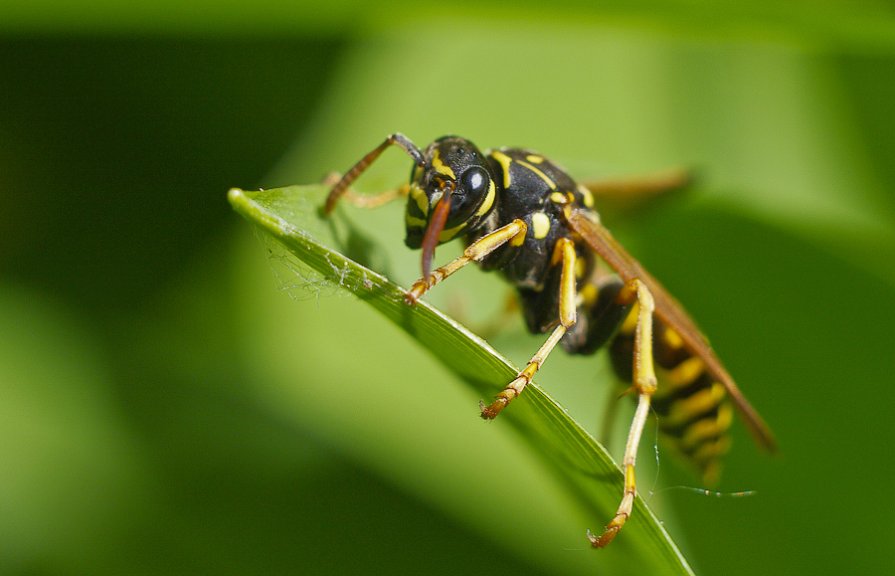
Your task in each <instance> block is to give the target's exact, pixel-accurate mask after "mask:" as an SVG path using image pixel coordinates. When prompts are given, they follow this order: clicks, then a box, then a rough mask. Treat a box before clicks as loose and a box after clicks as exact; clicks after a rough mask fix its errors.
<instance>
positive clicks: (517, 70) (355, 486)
mask: <svg viewBox="0 0 895 576" xmlns="http://www.w3.org/2000/svg"><path fill="white" fill-rule="evenodd" d="M893 102H895V11H893V6H892V4H891V3H890V2H883V1H879V2H862V3H860V4H857V3H852V2H828V3H825V4H822V5H817V4H816V3H813V2H805V1H799V2H789V3H781V2H769V1H768V2H752V3H749V4H748V5H746V4H744V3H738V2H733V1H728V2H692V1H678V2H673V1H668V2H660V1H657V0H654V1H642V2H632V3H623V2H607V3H601V4H600V5H599V6H598V7H592V6H591V3H589V2H575V1H572V0H566V1H558V2H554V3H552V4H551V5H550V6H544V5H542V4H541V3H537V2H518V3H515V4H514V6H513V7H512V8H508V7H506V6H504V5H503V4H502V3H498V2H455V3H451V4H443V3H439V4H427V3H420V2H397V3H394V4H392V5H390V7H389V8H387V9H386V8H382V7H377V6H375V5H374V4H372V3H370V4H366V3H356V2H351V1H349V0H342V1H330V2H310V1H309V2H301V3H295V4H287V3H279V2H272V1H270V0H258V1H256V2H253V3H239V2H230V3H221V2H214V3H212V2H208V1H204V0H203V1H198V2H192V3H189V4H188V5H186V4H181V3H175V2H171V1H170V0H163V1H160V2H155V3H152V4H130V3H124V2H111V1H108V0H106V1H104V0H85V1H82V2H78V3H73V2H61V3H60V2H58V1H53V2H50V1H49V0H40V1H33V2H29V3H24V2H21V3H16V4H8V3H4V4H3V5H0V190H2V192H0V198H2V200H3V209H2V210H0V462H2V464H0V574H29V575H30V574H192V573H216V574H270V573H308V574H330V573H332V574H343V573H347V572H349V571H357V572H365V573H369V572H372V573H432V574H439V573H457V572H458V571H462V572H464V573H480V574H510V573H513V574H529V573H530V574H548V573H550V574H573V573H574V574H577V573H588V574H594V573H597V574H600V573H607V572H610V571H611V573H625V572H627V573H637V571H636V562H632V563H631V564H626V563H625V558H624V555H623V554H624V544H623V539H624V533H622V536H621V537H620V538H619V541H618V542H617V543H616V544H613V547H611V548H610V549H608V550H605V551H602V552H593V551H590V550H586V549H585V546H584V545H585V543H586V541H585V539H584V530H585V529H587V528H592V529H598V528H599V527H600V526H601V525H602V524H603V523H604V522H605V521H606V520H608V519H607V518H593V519H592V521H591V524H590V525H574V524H573V523H570V522H568V520H567V515H566V514H565V513H564V507H567V506H568V505H569V503H568V499H567V498H566V496H564V494H563V493H562V491H561V490H560V489H558V488H557V484H556V482H555V479H553V478H552V477H550V476H549V475H548V474H547V473H546V472H545V471H544V466H543V462H541V461H540V460H539V459H538V458H537V457H536V456H534V455H532V454H530V453H529V451H528V450H526V448H525V447H524V446H521V445H519V444H518V442H517V440H518V439H517V438H516V436H515V435H514V433H513V432H512V430H510V429H509V428H508V427H506V426H501V423H500V422H499V421H498V422H495V423H494V424H493V425H490V426H486V425H484V424H483V423H482V422H481V421H479V420H478V419H477V418H476V412H477V410H476V408H477V404H476V403H477V401H478V398H477V397H476V395H475V394H473V393H472V392H471V391H470V390H469V389H468V388H467V387H466V386H464V385H463V384H462V383H460V382H457V381H456V380H455V379H454V378H453V377H452V376H450V375H449V374H448V373H447V372H446V371H445V370H444V368H442V367H441V366H440V365H438V364H437V363H435V362H434V361H433V360H432V359H431V358H430V357H429V356H428V355H427V353H426V352H425V350H423V349H421V348H420V347H419V346H417V345H416V344H415V343H414V342H412V341H410V340H409V339H408V338H407V337H406V336H405V335H404V334H402V333H400V332H399V331H398V329H397V328H395V327H394V326H392V325H390V324H388V323H386V322H385V321H384V320H383V319H381V318H380V317H379V316H378V315H376V314H375V313H374V312H372V311H371V310H369V309H368V308H367V307H366V306H365V305H364V304H363V303H361V302H358V301H356V300H355V299H353V298H351V297H344V296H342V295H340V294H339V293H338V291H337V290H336V289H335V288H333V287H331V286H326V285H321V284H320V283H319V282H317V281H316V280H315V279H313V278H307V277H305V276H304V275H303V273H302V271H301V270H300V269H295V267H294V266H293V265H292V263H290V262H288V261H284V260H283V259H282V258H281V256H282V254H280V253H278V252H277V251H276V249H275V248H274V247H272V246H270V245H269V244H265V242H263V241H259V240H258V238H257V237H256V236H255V235H254V234H253V232H252V231H251V229H250V227H249V226H248V225H247V224H246V223H245V222H244V221H242V219H240V218H239V217H238V216H236V215H235V214H233V213H232V212H231V211H230V209H229V207H228V206H227V203H226V200H225V193H226V190H227V189H228V188H229V187H231V186H240V187H244V188H247V189H249V188H256V187H260V186H263V187H270V186H275V185H283V184H292V183H304V182H314V181H318V180H319V179H320V178H321V177H322V176H323V175H324V174H325V173H327V172H328V171H330V170H344V169H345V168H347V167H348V166H349V165H350V164H351V163H353V162H354V161H355V160H356V159H358V158H359V157H360V156H361V155H362V154H363V153H365V152H366V151H367V150H369V149H370V148H371V147H372V146H374V145H376V144H377V143H378V142H380V141H381V139H382V138H383V137H384V136H385V135H386V134H387V133H389V132H392V131H395V130H400V131H402V132H404V133H405V134H407V135H408V136H410V137H411V138H412V139H414V140H415V141H416V142H417V143H419V144H425V143H426V142H428V141H429V140H431V139H433V138H434V137H436V136H439V135H441V134H445V133H458V134H462V135H464V136H467V137H469V138H471V139H473V140H474V141H476V142H477V143H479V144H480V145H481V146H483V147H486V146H498V145H523V146H530V147H534V148H537V149H539V150H540V151H541V152H543V153H545V154H547V155H548V156H550V157H551V158H554V159H556V160H557V161H559V162H560V163H562V164H564V165H566V166H567V167H568V168H570V170H571V171H572V172H574V173H575V174H576V175H579V176H581V177H598V176H618V175H622V174H629V173H637V172H647V171H651V170H655V169H660V168H665V167H668V166H676V165H691V166H698V167H699V168H700V170H701V174H702V176H703V180H702V184H701V185H700V186H699V187H698V189H697V190H695V191H694V192H693V193H692V194H689V195H687V196H686V197H683V198H680V199H676V200H673V201H665V202H662V203H660V205H659V206H657V207H655V208H654V209H651V210H649V211H646V212H644V213H641V214H638V215H637V217H636V218H629V219H627V220H625V221H619V222H617V223H616V222H610V224H611V225H612V228H613V231H614V232H615V233H616V235H617V236H619V237H620V238H621V239H622V240H623V241H624V242H625V243H626V244H628V245H629V246H630V248H631V250H632V251H633V252H634V253H635V254H637V255H638V256H639V257H641V259H642V261H644V262H645V263H646V264H647V266H648V267H649V268H650V269H651V270H653V271H654V273H655V275H656V276H658V277H659V278H661V279H662V280H663V282H664V283H665V284H666V285H667V286H668V287H669V288H671V289H672V291H673V292H674V293H675V294H676V295H677V296H678V297H679V298H680V299H681V300H682V301H683V302H685V303H686V304H687V306H688V308H689V309H690V311H691V312H692V313H693V314H694V316H695V317H696V318H697V319H698V321H699V322H700V324H701V325H702V327H703V328H704V329H705V331H706V332H707V333H708V334H709V335H710V337H711V338H712V342H713V344H714V345H715V347H716V349H717V350H718V351H719V353H720V355H721V356H722V358H724V360H725V362H726V363H727V365H728V368H729V369H730V371H731V373H732V374H733V375H734V376H735V377H736V378H737V380H738V382H739V383H740V385H741V387H742V388H743V389H744V390H745V391H746V393H747V394H748V396H749V397H750V398H751V399H752V401H753V403H754V404H755V405H756V407H757V408H758V409H759V410H760V411H761V412H762V413H763V415H764V416H765V418H766V419H767V420H768V422H769V423H770V424H771V425H772V427H773V428H774V430H775V432H776V434H777V436H778V438H779V441H780V444H781V447H782V454H781V455H780V456H778V457H773V458H769V457H766V456H764V455H762V454H760V453H759V452H758V450H756V449H755V448H754V447H753V446H751V442H750V440H749V438H748V435H747V434H746V433H745V431H744V430H743V429H742V428H738V429H737V430H736V434H735V436H736V437H735V442H736V446H735V450H734V451H733V452H732V453H731V455H730V457H729V458H728V460H727V467H726V470H725V477H724V479H723V481H722V485H721V487H720V488H721V489H722V490H725V491H735V490H742V489H748V490H755V491H757V495H756V496H753V497H750V498H733V497H728V498H713V497H705V496H698V495H696V494H694V493H692V492H690V491H687V490H681V489H675V487H678V486H696V485H698V484H697V481H696V480H695V479H694V478H693V477H692V476H689V475H688V474H687V472H686V471H685V470H682V469H680V468H679V467H677V466H676V465H675V464H674V462H673V458H672V457H671V456H670V454H669V455H668V457H667V458H665V457H664V453H663V452H662V450H661V444H659V458H658V461H659V466H658V469H657V466H656V464H655V460H656V458H655V456H654V450H653V446H652V444H653V442H652V441H649V442H646V443H645V444H646V445H645V446H644V447H643V450H642V451H641V459H642V461H644V470H648V471H645V472H643V473H642V474H641V484H640V488H641V492H642V494H643V495H644V496H648V497H649V502H650V504H651V506H652V507H653V508H654V509H655V510H656V511H657V513H658V514H659V517H660V518H662V519H663V521H664V522H665V523H666V526H667V527H668V529H669V531H670V532H671V534H672V536H673V537H674V538H675V540H676V542H677V543H678V544H679V545H680V547H681V548H682V550H683V551H684V554H685V555H686V557H687V558H688V560H689V561H690V562H691V564H692V565H693V567H694V569H695V570H696V572H697V573H703V574H718V573H725V574H753V573H755V572H756V571H757V570H758V569H760V570H761V571H762V572H765V573H775V574H793V573H816V574H826V573H860V574H871V573H887V572H889V571H891V569H892V566H893V565H895V563H893V560H895V554H893V548H892V546H891V545H890V544H889V539H890V536H891V529H890V518H889V517H888V516H886V514H884V512H885V510H887V509H889V508H890V506H889V504H888V502H889V495H888V490H887V487H888V485H889V482H890V481H891V480H892V470H891V465H890V463H889V462H888V459H887V457H886V454H887V453H888V451H889V450H890V449H891V448H890V447H891V446H892V444H893V441H895V426H893V425H892V419H891V416H890V415H888V412H889V410H888V408H889V407H890V406H891V405H893V403H895V387H893V386H892V384H893V374H895V360H893V358H895V354H893V351H892V346H891V345H892V343H893V340H895V339H893V337H892V335H891V328H892V324H893V320H895V264H893V262H895V196H893V191H895V114H893V113H892V103H893ZM399 156H400V155H399V154H398V153H397V152H392V153H390V155H388V156H387V157H385V158H384V159H383V162H382V164H381V165H378V166H377V167H376V169H375V170H372V171H371V173H370V174H369V175H368V176H366V177H365V180H364V182H363V187H365V188H366V189H369V190H375V189H377V188H385V187H388V186H391V185H393V184H395V183H396V182H398V181H400V180H401V179H402V178H403V177H404V175H405V173H406V170H407V164H408V162H407V160H406V158H401V157H399ZM353 216H354V214H352V217H353ZM364 219H366V220H364ZM357 220H358V221H365V222H367V224H366V226H367V228H365V229H366V230H369V231H370V234H371V235H372V236H375V237H377V238H380V239H381V240H382V242H383V245H384V246H387V247H388V248H389V250H388V253H387V255H386V256H385V257H384V259H383V269H387V270H389V272H390V275H393V276H394V277H395V279H396V280H398V281H400V282H402V283H404V285H406V284H407V283H408V282H409V281H411V280H412V279H413V274H414V271H415V270H416V267H417V266H418V264H417V260H416V258H417V255H416V254H412V253H408V252H407V251H406V250H403V248H402V246H401V238H402V234H403V232H402V230H401V216H400V207H395V209H393V210H390V209H385V210H384V211H382V212H377V213H375V214H370V215H357ZM448 253H449V251H447V250H444V251H442V250H439V255H440V257H442V258H443V257H446V256H447V255H448ZM456 286H457V288H456V289H453V288H451V287H449V286H448V285H445V287H444V288H443V289H442V290H441V292H440V293H439V294H434V295H433V300H434V301H436V302H439V303H440V304H443V305H444V306H445V307H446V308H448V309H451V310H456V311H458V313H460V314H461V315H464V312H465V315H467V316H469V318H464V320H468V321H469V324H470V325H471V326H473V327H475V326H476V325H481V324H484V323H485V320H486V319H487V314H484V313H479V312H478V309H477V308H475V305H473V304H472V303H471V302H470V300H472V301H476V300H478V299H479V296H481V295H484V299H486V300H487V299H488V298H491V299H492V300H497V299H499V296H500V295H502V293H503V292H502V290H503V289H502V288H501V285H500V283H499V282H497V281H496V279H494V278H491V277H487V276H485V275H482V274H476V273H475V272H469V273H464V277H463V278H458V280H457V282H456ZM470 295H471V297H470ZM470 308H471V309H472V310H473V311H474V313H473V314H471V315H470V314H469V310H470ZM490 341H491V342H492V344H493V345H494V346H495V347H496V348H497V349H498V350H501V351H502V352H504V353H506V354H507V355H508V356H509V357H510V358H512V359H513V360H514V361H515V362H523V361H524V360H525V358H527V356H528V355H530V353H531V352H532V351H533V350H534V348H535V347H536V346H537V345H538V342H539V340H538V339H537V338H532V337H530V336H527V335H525V334H523V333H522V330H521V326H520V325H518V324H516V325H514V326H512V327H511V328H510V329H509V330H507V331H506V332H504V333H502V334H500V335H499V336H497V337H495V338H493V339H491V340H490ZM538 381H539V382H540V384H541V385H543V386H544V387H545V388H546V389H547V390H548V391H550V393H551V394H553V395H554V396H555V397H556V398H557V399H559V400H560V402H562V403H563V404H564V405H565V406H567V407H568V408H569V411H570V413H571V414H572V415H573V416H574V417H575V418H576V419H578V420H579V421H580V422H582V424H584V425H585V426H586V427H588V429H590V430H592V431H596V430H598V429H599V426H600V422H601V415H602V411H601V409H600V406H601V405H602V403H603V402H604V401H605V398H606V396H607V390H608V387H609V375H608V372H607V371H606V368H605V365H604V360H603V359H602V358H597V359H593V358H591V359H583V360H582V359H568V358H565V357H563V358H559V357H554V358H551V361H550V363H549V364H548V366H547V367H546V368H545V369H544V371H543V373H542V375H539V378H538ZM520 401H523V400H520ZM626 424H627V422H626V419H625V418H624V417H619V422H617V428H618V430H619V431H621V430H622V429H623V428H624V427H625V426H626ZM619 436H621V435H620V434H616V437H617V440H621V438H618V437H619ZM647 437H651V436H650V434H649V433H648V434H647ZM614 444H618V442H614ZM613 451H614V454H616V456H619V455H620V450H619V447H618V446H617V445H615V446H613ZM650 491H652V492H655V494H653V495H651V496H650V495H649V494H648V492H650ZM570 524H573V525H570ZM759 567H760V568H759Z"/></svg>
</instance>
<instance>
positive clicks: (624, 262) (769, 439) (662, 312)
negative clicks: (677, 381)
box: [565, 206, 777, 451]
mask: <svg viewBox="0 0 895 576" xmlns="http://www.w3.org/2000/svg"><path fill="white" fill-rule="evenodd" d="M594 216H595V214H594V213H593V212H590V211H587V210H582V209H576V208H573V207H571V206H569V207H567V209H566V211H565V219H566V221H567V222H568V224H569V226H570V227H571V228H572V230H574V231H575V232H576V233H577V234H578V235H579V236H580V237H581V239H582V240H584V242H585V243H586V244H587V245H588V246H589V247H590V248H591V249H592V250H593V251H594V252H596V253H597V255H598V256H600V258H602V259H603V261H604V262H606V264H608V265H609V266H610V267H611V268H612V269H613V270H615V271H616V273H618V275H619V277H621V279H622V280H623V281H625V282H629V281H631V280H634V279H635V278H636V279H638V280H640V281H641V282H643V283H644V284H645V285H646V287H647V288H649V290H650V292H651V293H652V295H653V299H654V300H655V303H656V310H655V315H656V317H658V318H659V319H660V320H661V321H662V322H663V323H664V324H665V325H666V326H668V327H670V328H672V329H673V330H674V331H675V332H677V333H678V334H679V335H680V337H681V340H682V341H683V342H684V346H685V347H686V349H687V350H688V351H689V352H690V353H691V354H693V355H695V356H697V357H698V358H699V359H700V360H702V361H703V362H704V363H705V366H706V368H707V369H708V370H709V372H710V373H711V374H712V376H713V377H715V378H716V379H717V380H718V381H719V382H721V384H722V385H723V386H724V388H725V389H726V390H727V393H728V394H729V395H730V397H731V399H733V403H734V405H735V406H736V408H737V410H738V411H739V413H740V416H742V418H743V420H744V421H745V422H746V425H747V427H748V428H749V431H750V432H751V433H752V435H753V436H754V437H755V440H756V441H757V442H758V443H759V444H760V445H761V446H762V447H764V448H766V449H767V450H770V451H774V450H775V449H776V446H777V444H776V441H775V440H774V435H773V434H772V433H771V430H770V429H769V428H768V425H767V424H765V422H764V420H763V419H762V417H761V416H759V414H758V412H756V411H755V409H754V408H753V407H752V405H751V404H750V403H749V401H748V400H747V399H746V397H745V396H744V395H743V393H742V392H741V391H740V389H739V388H738V387H737V385H736V383H734V381H733V378H731V376H730V374H728V373H727V370H726V369H725V368H724V365H723V364H721V361H720V360H719V359H718V357H717V356H715V353H714V352H713V351H712V348H711V347H710V346H709V344H708V342H707V341H706V339H705V337H704V336H703V335H702V333H701V332H700V331H699V328H697V327H696V324H695V323H694V322H693V320H692V319H690V316H689V315H688V314H687V313H686V311H684V308H683V307H682V306H681V305H680V303H678V301H677V300H675V299H674V297H673V296H671V295H670V294H669V293H668V291H667V290H665V288H664V287H663V286H662V285H661V284H660V283H659V281H658V280H656V279H655V278H653V277H652V276H651V275H650V274H649V273H648V272H647V271H646V270H644V269H643V267H642V266H641V265H640V263H639V262H637V260H635V259H634V258H633V257H632V256H631V255H630V254H628V252H627V251H626V250H625V249H624V248H622V246H621V244H619V243H618V242H617V241H616V240H615V238H613V236H612V234H611V233H610V232H609V230H607V229H606V228H604V227H603V226H601V225H600V224H599V223H598V222H597V221H596V220H595V218H594Z"/></svg>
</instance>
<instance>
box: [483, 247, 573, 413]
mask: <svg viewBox="0 0 895 576" xmlns="http://www.w3.org/2000/svg"><path fill="white" fill-rule="evenodd" d="M576 261H577V255H576V254H575V244H574V242H572V240H570V239H569V238H560V239H559V240H558V241H557V242H556V248H555V249H554V253H553V264H554V265H556V264H559V265H560V266H561V269H560V280H559V325H558V326H557V327H556V328H554V329H553V332H551V333H550V337H549V338H547V341H546V342H544V344H543V345H542V346H541V347H540V348H539V349H538V351H537V352H536V353H535V355H534V356H532V357H531V360H529V361H528V364H527V365H526V366H525V368H524V369H523V370H522V371H521V372H519V375H518V376H516V378H515V379H514V380H513V381H512V382H510V383H509V384H507V386H506V387H505V388H504V389H503V390H501V391H500V392H499V393H498V394H497V396H496V397H495V399H494V401H493V402H492V403H491V404H490V405H488V406H484V405H483V406H482V418H485V419H486V420H492V419H494V418H496V417H497V415H498V414H500V412H501V410H503V409H504V408H506V407H507V405H509V403H510V402H511V401H512V400H513V399H514V398H516V397H517V396H519V395H520V394H522V391H523V390H524V389H525V387H526V386H528V383H529V382H531V380H532V378H534V375H535V373H536V372H537V371H538V370H539V369H540V368H541V366H543V365H544V362H545V361H546V360H547V356H548V355H549V354H550V352H551V351H552V350H553V348H554V347H555V346H556V344H557V343H558V342H559V341H560V340H561V339H562V337H563V336H565V334H566V332H567V331H568V330H569V329H570V328H571V327H572V326H574V325H575V322H576V321H577V314H578V310H577V308H578V298H577V295H576V294H577V289H576V286H575V281H576V279H575V264H576Z"/></svg>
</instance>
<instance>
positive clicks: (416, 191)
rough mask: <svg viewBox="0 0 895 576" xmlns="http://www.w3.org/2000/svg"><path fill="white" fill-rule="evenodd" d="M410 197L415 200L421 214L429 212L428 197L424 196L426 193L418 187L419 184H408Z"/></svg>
mask: <svg viewBox="0 0 895 576" xmlns="http://www.w3.org/2000/svg"><path fill="white" fill-rule="evenodd" d="M410 197H411V198H413V201H414V202H416V205H417V206H418V207H419V209H420V212H422V213H423V214H428V213H429V198H428V197H427V196H426V193H425V192H423V189H422V188H420V186H419V184H413V185H411V186H410Z"/></svg>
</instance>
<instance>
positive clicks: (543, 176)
mask: <svg viewBox="0 0 895 576" xmlns="http://www.w3.org/2000/svg"><path fill="white" fill-rule="evenodd" d="M516 162H517V163H518V164H519V165H520V166H524V167H526V168H528V169H529V170H531V171H532V172H534V173H535V175H536V176H537V177H538V178H540V179H541V180H543V181H544V183H545V184H547V186H549V187H550V189H551V190H552V189H554V188H556V183H555V182H553V180H551V179H550V177H549V176H547V175H546V174H544V173H543V172H541V170H540V169H539V168H536V167H535V166H533V165H531V164H529V163H528V162H525V161H524V160H516Z"/></svg>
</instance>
